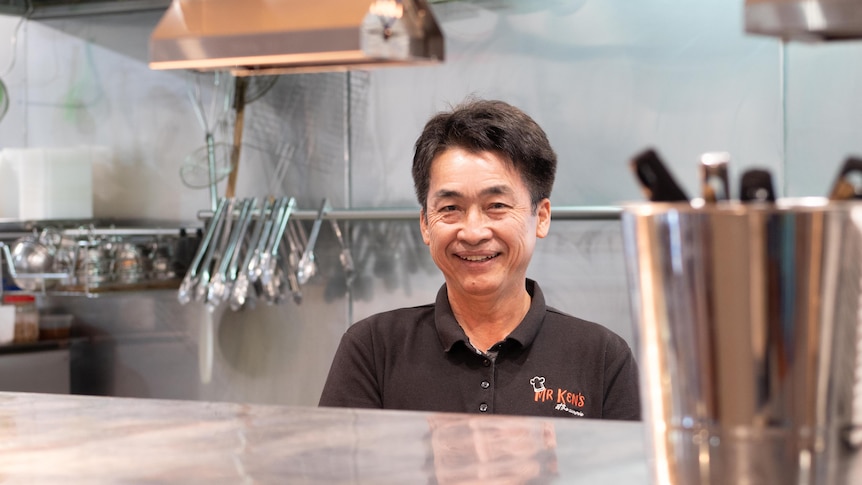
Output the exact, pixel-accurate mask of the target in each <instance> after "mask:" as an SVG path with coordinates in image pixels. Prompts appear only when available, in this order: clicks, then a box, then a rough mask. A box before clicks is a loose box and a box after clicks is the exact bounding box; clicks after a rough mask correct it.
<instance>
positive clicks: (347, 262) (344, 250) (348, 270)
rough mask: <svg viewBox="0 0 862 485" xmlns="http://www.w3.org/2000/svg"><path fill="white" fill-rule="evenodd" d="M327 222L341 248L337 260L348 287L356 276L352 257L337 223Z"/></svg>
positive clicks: (334, 221)
mask: <svg viewBox="0 0 862 485" xmlns="http://www.w3.org/2000/svg"><path fill="white" fill-rule="evenodd" d="M327 211H328V208H327ZM329 222H330V224H331V225H332V232H334V233H335V238H336V239H337V240H338V246H339V247H341V252H340V253H339V254H338V260H339V261H340V262H341V267H342V268H343V269H344V279H345V280H346V283H347V286H350V283H352V282H353V278H354V276H355V275H356V267H355V266H354V264H353V255H352V254H351V253H350V247H349V246H348V245H347V242H346V241H345V240H344V236H343V235H342V234H341V227H339V225H338V221H337V220H335V219H334V218H333V219H330V220H329Z"/></svg>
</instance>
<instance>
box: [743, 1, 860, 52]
mask: <svg viewBox="0 0 862 485" xmlns="http://www.w3.org/2000/svg"><path fill="white" fill-rule="evenodd" d="M745 31H746V32H748V33H752V34H762V35H768V36H773V37H780V38H782V39H784V40H798V41H805V42H814V41H830V40H849V39H860V38H862V2H860V1H858V0H746V1H745Z"/></svg>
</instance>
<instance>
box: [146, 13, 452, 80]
mask: <svg viewBox="0 0 862 485" xmlns="http://www.w3.org/2000/svg"><path fill="white" fill-rule="evenodd" d="M442 60H443V35H442V33H441V31H440V28H439V27H438V25H437V23H436V21H435V19H434V16H433V14H432V13H431V10H430V9H429V8H428V4H427V2H426V0H374V1H372V0H173V2H172V3H171V5H170V6H169V7H168V9H167V10H166V11H165V14H164V16H163V17H162V19H161V20H160V21H159V23H158V25H156V28H155V29H154V30H153V33H152V35H151V36H150V68H152V69H195V70H203V71H207V70H229V71H231V72H232V73H233V74H234V75H237V76H250V75H257V74H261V75H262V74H285V73H293V72H314V71H318V72H319V71H332V70H347V69H351V68H358V69H364V68H368V67H375V66H388V65H404V64H421V63H436V62H440V61H442Z"/></svg>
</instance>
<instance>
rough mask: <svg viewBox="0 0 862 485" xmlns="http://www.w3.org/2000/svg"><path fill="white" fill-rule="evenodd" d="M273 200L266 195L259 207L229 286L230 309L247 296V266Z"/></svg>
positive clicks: (236, 307) (241, 305)
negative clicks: (230, 286)
mask: <svg viewBox="0 0 862 485" xmlns="http://www.w3.org/2000/svg"><path fill="white" fill-rule="evenodd" d="M273 202H274V199H273V198H272V197H267V198H266V200H265V201H264V204H263V207H261V209H260V215H259V216H258V217H257V221H256V222H255V225H254V230H253V231H252V234H251V237H250V238H249V240H248V245H247V248H246V252H245V257H244V258H243V261H242V264H241V265H240V266H239V269H238V270H237V274H236V280H235V281H234V284H233V288H231V294H230V308H231V310H234V311H237V310H239V309H240V308H242V307H243V306H244V305H245V302H246V297H247V296H248V290H249V267H250V266H251V262H252V259H253V258H254V251H255V249H256V248H257V246H258V243H259V241H260V239H261V236H262V235H263V229H264V226H265V225H266V224H265V222H264V218H265V217H266V215H267V214H268V212H269V211H270V210H272V206H273Z"/></svg>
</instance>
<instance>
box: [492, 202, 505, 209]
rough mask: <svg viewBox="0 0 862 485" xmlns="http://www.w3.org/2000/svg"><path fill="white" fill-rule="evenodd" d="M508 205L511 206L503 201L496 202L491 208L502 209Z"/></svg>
mask: <svg viewBox="0 0 862 485" xmlns="http://www.w3.org/2000/svg"><path fill="white" fill-rule="evenodd" d="M508 207H509V206H508V205H506V204H504V203H502V202H494V203H493V204H491V207H490V208H491V209H492V210H502V209H507V208H508Z"/></svg>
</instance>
